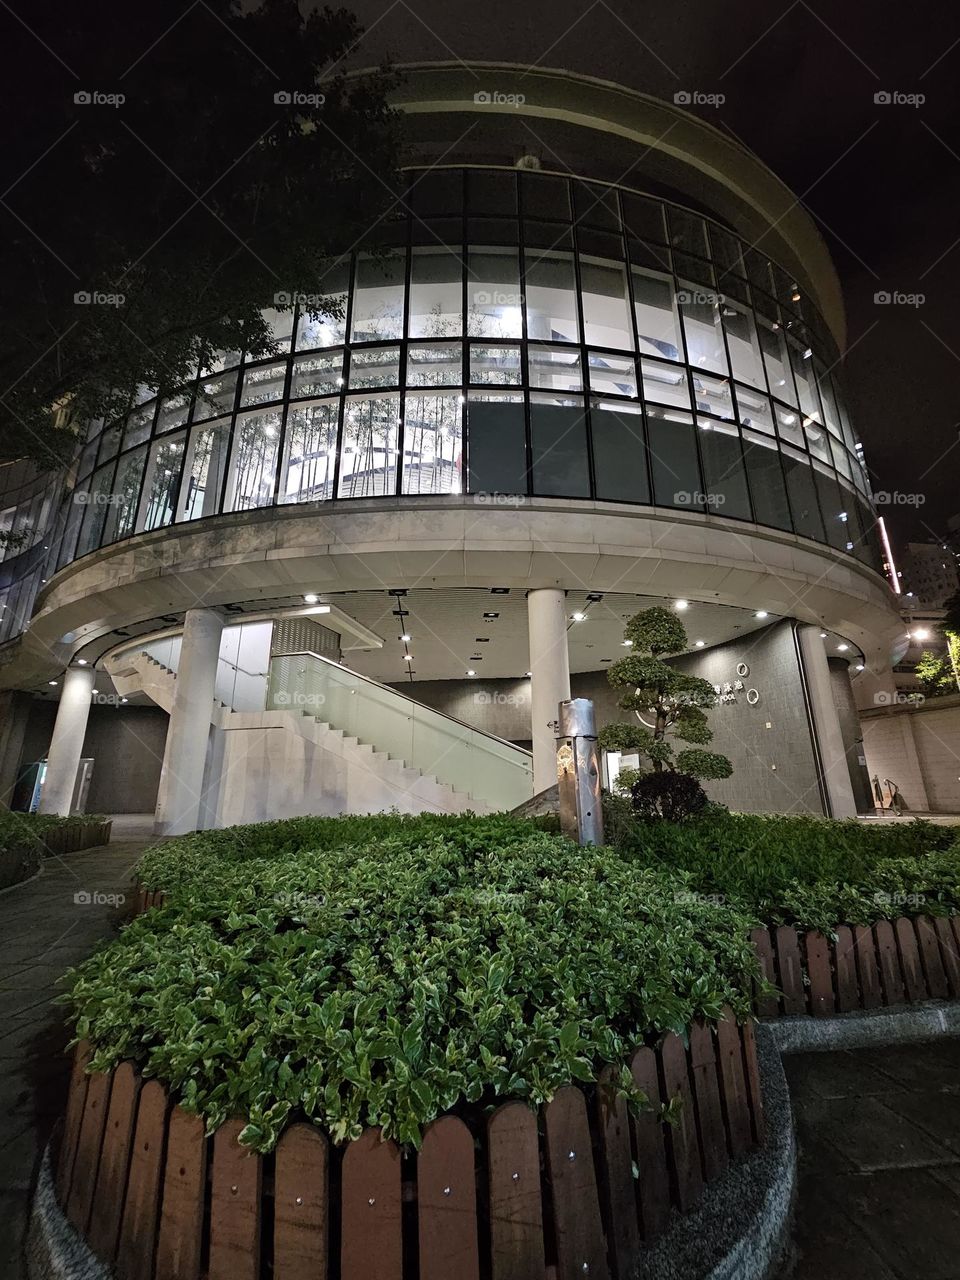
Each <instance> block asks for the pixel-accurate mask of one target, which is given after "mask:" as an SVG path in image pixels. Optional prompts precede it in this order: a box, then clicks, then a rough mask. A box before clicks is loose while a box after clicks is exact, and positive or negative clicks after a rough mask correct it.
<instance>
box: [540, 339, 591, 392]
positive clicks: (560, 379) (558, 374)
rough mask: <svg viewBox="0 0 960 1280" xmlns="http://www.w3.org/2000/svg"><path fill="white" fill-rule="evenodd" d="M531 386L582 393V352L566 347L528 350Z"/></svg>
mask: <svg viewBox="0 0 960 1280" xmlns="http://www.w3.org/2000/svg"><path fill="white" fill-rule="evenodd" d="M527 364H528V367H529V370H530V386H531V387H543V388H545V389H549V390H552V391H580V390H581V389H582V387H583V379H582V378H581V376H580V352H579V351H571V350H569V349H568V348H565V347H536V346H533V345H531V346H530V347H528V348H527Z"/></svg>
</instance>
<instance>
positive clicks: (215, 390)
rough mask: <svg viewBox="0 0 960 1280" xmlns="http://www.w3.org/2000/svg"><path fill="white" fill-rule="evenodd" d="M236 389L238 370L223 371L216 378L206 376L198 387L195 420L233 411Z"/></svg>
mask: <svg viewBox="0 0 960 1280" xmlns="http://www.w3.org/2000/svg"><path fill="white" fill-rule="evenodd" d="M236 390H237V375H236V372H234V373H221V374H219V375H218V376H217V377H215V378H204V380H203V381H202V382H201V383H200V386H199V387H198V389H197V403H196V404H195V405H194V409H193V420H194V422H201V421H203V420H204V419H205V418H219V417H221V416H222V415H223V414H225V413H233V401H234V396H235V394H236Z"/></svg>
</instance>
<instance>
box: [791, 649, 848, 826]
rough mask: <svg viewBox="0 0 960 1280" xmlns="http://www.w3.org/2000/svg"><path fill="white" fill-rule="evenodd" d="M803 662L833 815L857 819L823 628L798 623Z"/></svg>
mask: <svg viewBox="0 0 960 1280" xmlns="http://www.w3.org/2000/svg"><path fill="white" fill-rule="evenodd" d="M797 636H798V639H799V644H800V661H801V664H802V666H803V674H804V677H805V679H806V684H807V695H808V697H809V699H810V712H811V715H812V717H813V731H814V733H815V735H816V738H817V744H818V747H819V753H820V764H821V769H822V778H823V784H824V788H825V790H826V793H827V803H828V805H829V808H830V813H829V814H828V816H829V817H831V818H855V817H856V816H857V804H856V800H855V799H854V795H853V787H852V786H851V785H850V772H849V770H848V768H847V756H846V752H845V751H844V747H843V734H842V732H841V730H840V716H839V714H838V712H837V707H836V703H835V702H834V699H833V685H832V682H831V679H830V667H829V664H828V662H827V651H826V650H825V649H824V647H823V641H822V640H821V639H820V628H819V627H809V626H798V627H797Z"/></svg>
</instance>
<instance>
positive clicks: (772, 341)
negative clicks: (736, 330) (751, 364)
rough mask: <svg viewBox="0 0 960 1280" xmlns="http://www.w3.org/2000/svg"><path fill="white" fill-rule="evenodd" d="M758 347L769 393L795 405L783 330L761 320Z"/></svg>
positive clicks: (794, 388) (794, 389)
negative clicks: (759, 347)
mask: <svg viewBox="0 0 960 1280" xmlns="http://www.w3.org/2000/svg"><path fill="white" fill-rule="evenodd" d="M759 326H760V346H761V348H762V350H763V362H764V364H765V365H766V369H767V379H768V381H769V383H770V392H771V394H772V395H774V396H776V397H777V399H778V400H786V402H787V403H788V404H792V405H796V403H797V391H796V387H795V386H794V385H793V371H792V369H791V368H790V357H789V355H788V354H787V340H786V338H785V337H784V335H783V330H782V329H781V328H780V327H779V326H777V327H776V328H774V326H773V323H772V322H771V321H769V320H763V319H761V320H760V321H759Z"/></svg>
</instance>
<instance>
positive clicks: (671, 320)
mask: <svg viewBox="0 0 960 1280" xmlns="http://www.w3.org/2000/svg"><path fill="white" fill-rule="evenodd" d="M633 305H634V309H635V311H636V313H637V338H638V339H639V342H640V351H641V354H642V353H643V352H645V351H649V352H651V354H653V355H658V356H664V357H665V358H666V359H667V360H682V359H683V352H682V351H681V348H680V320H679V317H678V315H677V299H676V294H675V293H674V289H673V283H672V282H671V281H670V280H669V279H668V278H667V277H666V276H658V275H654V274H653V273H652V272H650V271H641V270H639V268H637V267H634V268H633Z"/></svg>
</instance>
